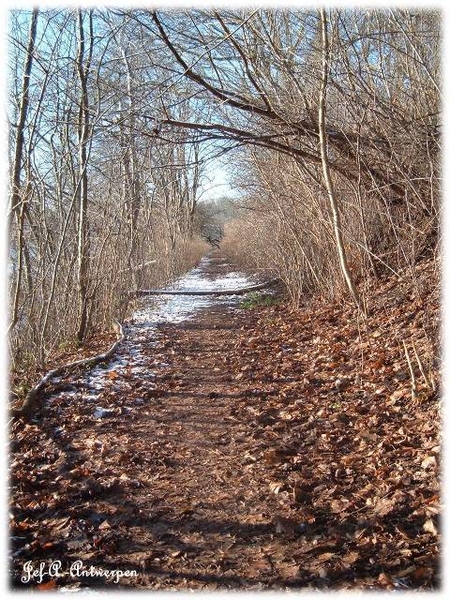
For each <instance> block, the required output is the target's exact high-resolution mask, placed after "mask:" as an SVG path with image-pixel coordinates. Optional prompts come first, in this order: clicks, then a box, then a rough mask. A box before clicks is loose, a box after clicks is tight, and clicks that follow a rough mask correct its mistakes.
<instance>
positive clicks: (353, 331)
mask: <svg viewBox="0 0 450 600" xmlns="http://www.w3.org/2000/svg"><path fill="white" fill-rule="evenodd" d="M226 268H227V267H223V268H222V269H221V268H220V267H218V266H217V265H215V264H214V261H208V260H205V261H204V262H203V264H202V265H200V266H199V268H198V269H197V270H196V271H194V273H193V277H191V280H190V281H189V282H188V286H192V285H198V286H200V285H204V282H203V283H201V279H202V278H208V279H209V280H210V281H213V282H214V280H219V281H221V282H222V285H224V288H225V287H226V288H228V287H232V286H233V285H236V284H237V285H245V284H246V283H248V282H247V280H245V279H244V278H242V279H239V278H238V277H237V276H236V274H235V273H233V274H232V276H231V278H230V280H231V281H230V282H227V281H226V279H227V278H226V274H227V272H226V270H225V269H226ZM430 269H431V265H430V264H427V263H423V264H422V265H421V266H420V269H418V278H419V280H420V281H422V282H423V285H426V284H428V285H430V286H431V283H430V282H431V281H432V278H431V277H430V276H429V271H430ZM191 275H192V274H191ZM239 277H240V276H239ZM193 281H195V282H196V283H193ZM181 285H183V284H181ZM211 285H213V284H211ZM397 285H398V284H397ZM405 285H406V284H405ZM392 289H393V284H392V281H391V280H390V279H386V280H385V281H382V282H381V283H380V284H379V285H378V287H377V288H375V289H374V290H373V293H372V297H371V313H370V314H369V316H368V318H367V319H366V320H365V321H362V320H359V321H358V317H357V315H356V314H355V310H354V308H353V307H352V306H351V304H350V303H349V304H346V303H342V302H335V303H325V302H321V301H319V300H313V301H311V302H310V303H309V304H305V306H303V307H301V308H300V309H299V310H298V311H291V310H290V309H289V308H288V307H287V306H286V305H283V304H278V305H276V306H271V307H264V308H258V309H254V310H251V311H244V310H242V309H239V305H238V300H237V299H233V298H229V297H228V298H220V297H219V298H214V300H212V299H209V298H208V297H206V299H205V298H204V297H201V298H198V297H195V298H191V300H193V301H194V304H195V307H193V306H192V305H191V310H188V309H187V306H188V305H186V304H181V312H182V313H183V314H182V318H179V317H180V313H176V310H177V309H174V310H175V312H174V318H173V319H171V318H166V316H167V312H168V311H169V312H170V311H171V310H172V308H170V302H172V300H170V299H169V300H164V299H163V300H162V301H161V303H160V304H159V305H158V306H157V307H156V312H155V304H152V305H151V306H150V305H148V306H144V307H143V308H142V309H141V311H140V312H139V313H138V314H137V315H135V319H133V320H132V321H131V322H130V323H129V324H128V332H127V333H128V335H127V340H126V342H125V343H124V344H123V347H122V348H121V350H120V352H119V354H118V355H117V356H116V358H115V360H114V361H112V362H111V363H110V364H108V365H104V367H105V368H103V369H99V368H97V369H95V370H93V371H91V372H90V373H88V374H86V375H84V376H81V375H80V376H75V375H72V376H70V378H69V379H70V381H69V383H70V386H71V389H70V391H61V392H56V393H55V395H54V396H52V397H51V398H49V399H48V401H47V402H46V403H45V405H44V407H43V408H42V414H40V415H38V416H39V417H40V419H39V422H38V420H36V422H28V423H27V422H25V421H22V420H18V421H16V422H15V423H14V424H13V425H12V427H11V462H10V466H11V480H10V485H11V495H10V500H11V507H10V514H11V521H10V532H11V557H12V559H11V560H12V571H13V581H14V585H15V586H17V587H19V586H23V585H24V584H23V583H22V582H21V577H22V575H23V565H24V563H25V562H26V561H29V560H31V561H33V562H35V563H37V564H38V563H39V562H41V561H44V562H45V561H47V562H50V561H52V560H57V559H59V560H62V562H63V564H64V567H65V568H66V569H67V568H68V566H69V565H70V564H72V563H73V562H74V561H76V560H82V561H83V562H84V563H85V564H87V565H89V564H93V565H98V566H101V567H103V568H104V569H106V568H109V569H114V568H115V569H119V568H121V569H125V568H128V569H134V570H136V573H137V575H136V576H133V577H124V578H122V579H121V581H120V586H121V587H124V588H133V589H155V590H157V589H160V590H181V589H199V590H201V589H205V590H213V589H246V590H254V591H255V590H264V589H272V590H287V589H300V588H306V589H324V590H328V589H368V590H377V589H386V590H397V589H415V590H430V589H437V588H438V587H439V585H440V569H439V565H440V562H439V561H440V558H439V556H440V514H441V506H440V445H441V433H440V422H441V418H440V411H441V408H440V402H439V397H438V389H437V386H435V389H433V388H432V387H430V382H432V381H434V382H436V381H439V371H438V370H439V364H438V361H437V359H436V357H437V349H438V339H437V332H438V331H439V294H438V291H437V290H436V289H430V290H428V293H427V302H426V304H425V303H424V302H423V300H422V298H423V294H422V295H421V294H419V293H418V292H415V291H414V290H406V292H405V293H408V294H409V295H410V297H409V301H408V303H406V304H402V305H398V303H396V302H395V301H393V302H388V301H386V298H387V297H388V298H389V294H390V293H391V290H392ZM178 298H181V297H178ZM178 298H177V302H178ZM184 300H185V299H184ZM199 300H201V302H200V303H199V304H197V302H198V301H199ZM205 300H206V301H207V302H208V303H207V304H204V302H205ZM168 306H169V308H168ZM172 306H174V305H173V304H172ZM175 306H176V304H175ZM152 311H153V312H152ZM183 311H184V312H183ZM154 315H156V316H155V317H154ZM403 342H405V343H406V344H408V345H409V347H410V348H413V347H414V348H415V349H416V351H417V353H418V355H419V356H420V358H421V359H422V369H423V368H424V365H425V366H426V368H427V373H425V375H426V377H423V376H422V377H421V373H420V369H419V365H418V363H417V364H416V363H415V364H416V371H417V373H416V378H417V381H416V390H415V394H414V395H413V394H412V393H411V385H410V381H409V371H408V364H407V361H406V358H405V353H404V350H403ZM411 356H414V354H413V352H411ZM25 585H28V586H34V587H36V588H39V589H53V588H55V587H56V588H58V589H64V588H66V587H67V586H69V588H70V587H71V586H72V587H73V586H81V587H105V586H114V587H117V586H118V584H115V583H111V582H110V581H109V580H105V579H104V578H103V579H102V578H98V579H89V580H86V579H78V580H77V579H75V580H74V578H73V577H71V576H69V575H68V574H67V570H66V571H65V572H64V573H63V574H61V575H60V576H59V577H57V578H56V579H52V578H51V577H47V579H46V580H45V581H43V582H39V583H37V582H34V583H33V582H30V583H28V584H25ZM42 586H44V587H42Z"/></svg>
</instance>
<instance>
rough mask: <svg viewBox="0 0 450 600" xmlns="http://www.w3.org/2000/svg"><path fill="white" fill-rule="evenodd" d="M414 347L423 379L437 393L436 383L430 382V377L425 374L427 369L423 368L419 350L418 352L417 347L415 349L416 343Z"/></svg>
mask: <svg viewBox="0 0 450 600" xmlns="http://www.w3.org/2000/svg"><path fill="white" fill-rule="evenodd" d="M412 347H413V350H414V355H415V357H416V360H417V364H418V366H419V371H420V372H421V374H422V377H423V379H424V381H425V384H426V385H427V387H428V388H430V389H432V390H433V391H436V386H435V383H434V381H430V380H429V379H428V377H427V376H426V374H425V369H424V368H423V364H422V361H421V360H420V358H419V355H418V353H417V350H416V347H415V345H414V343H412Z"/></svg>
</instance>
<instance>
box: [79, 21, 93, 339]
mask: <svg viewBox="0 0 450 600" xmlns="http://www.w3.org/2000/svg"><path fill="white" fill-rule="evenodd" d="M89 26H90V48H89V51H88V56H87V58H86V61H85V46H86V40H85V31H84V23H83V11H82V10H81V9H79V10H78V32H79V36H80V37H79V43H78V56H77V70H78V78H79V82H80V107H79V113H78V160H79V180H80V185H79V213H78V252H77V254H78V303H79V308H78V310H79V321H78V331H77V339H78V341H80V342H81V341H83V340H84V338H85V335H86V329H87V309H88V306H87V305H88V299H87V282H88V267H89V252H88V239H87V206H88V174H87V161H88V158H87V155H88V152H87V147H88V142H89V96H88V88H87V81H88V77H89V69H90V62H91V56H92V33H93V32H92V11H90V12H89Z"/></svg>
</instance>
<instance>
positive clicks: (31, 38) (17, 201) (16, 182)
mask: <svg viewBox="0 0 450 600" xmlns="http://www.w3.org/2000/svg"><path fill="white" fill-rule="evenodd" d="M38 15H39V9H38V8H34V9H33V12H32V14H31V22H30V33H29V35H28V45H27V51H26V56H25V64H24V70H23V79H22V90H21V95H20V106H19V122H18V123H17V132H16V139H15V144H14V158H13V165H12V182H11V216H13V215H16V217H17V227H18V231H17V261H18V265H17V276H16V285H15V290H14V300H13V306H12V314H11V323H10V325H9V328H8V331H11V329H13V328H14V327H15V325H16V323H17V321H18V317H19V298H20V288H21V285H22V272H23V256H24V239H23V228H24V220H25V219H24V217H25V202H26V198H23V197H22V182H21V179H22V160H23V149H24V145H25V124H26V120H27V115H28V105H29V89H30V76H31V68H32V66H33V53H34V45H35V42H36V29H37V21H38Z"/></svg>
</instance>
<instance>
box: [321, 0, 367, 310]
mask: <svg viewBox="0 0 450 600" xmlns="http://www.w3.org/2000/svg"><path fill="white" fill-rule="evenodd" d="M320 25H321V32H322V79H321V86H320V94H319V142H320V157H321V160H322V171H323V179H324V183H325V188H326V190H327V195H328V199H329V201H330V208H331V215H332V220H333V229H334V234H335V237H336V249H337V253H338V257H339V264H340V267H341V271H342V275H343V277H344V281H345V283H346V285H347V288H348V290H349V292H350V294H351V295H352V297H353V299H354V300H355V303H356V305H357V307H358V308H359V309H360V310H362V305H361V300H360V297H359V294H358V291H357V289H356V287H355V284H354V282H353V278H352V275H351V272H350V269H349V266H348V262H347V255H346V252H345V247H344V240H343V237H342V226H341V216H340V210H339V202H338V199H337V197H336V193H335V190H334V186H333V181H332V179H331V174H330V165H329V161H328V154H327V134H326V100H327V84H328V69H329V54H330V50H329V43H328V30H327V29H328V27H327V17H326V12H325V9H324V8H322V9H320Z"/></svg>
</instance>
